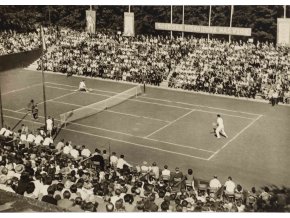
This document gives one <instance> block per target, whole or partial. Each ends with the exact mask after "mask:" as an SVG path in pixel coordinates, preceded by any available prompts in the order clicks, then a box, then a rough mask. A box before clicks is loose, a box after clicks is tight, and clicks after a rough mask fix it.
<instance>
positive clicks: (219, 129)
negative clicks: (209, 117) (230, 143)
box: [215, 114, 228, 139]
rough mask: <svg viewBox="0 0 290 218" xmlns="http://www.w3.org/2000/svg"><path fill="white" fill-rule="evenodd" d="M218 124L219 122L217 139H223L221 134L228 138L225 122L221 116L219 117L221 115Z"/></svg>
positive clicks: (216, 130) (216, 131)
mask: <svg viewBox="0 0 290 218" xmlns="http://www.w3.org/2000/svg"><path fill="white" fill-rule="evenodd" d="M216 122H217V128H216V129H215V133H216V136H217V138H218V139H220V138H221V136H220V133H221V134H222V135H224V136H225V137H226V138H227V137H228V136H227V134H226V132H225V127H224V121H223V119H222V118H221V115H219V114H218V115H217V121H216Z"/></svg>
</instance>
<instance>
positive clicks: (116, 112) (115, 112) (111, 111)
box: [53, 100, 170, 123]
mask: <svg viewBox="0 0 290 218" xmlns="http://www.w3.org/2000/svg"><path fill="white" fill-rule="evenodd" d="M53 102H57V103H60V104H67V105H71V106H76V107H80V108H82V107H85V108H91V109H96V108H93V107H88V106H89V105H88V106H84V105H79V104H72V103H67V102H62V101H55V100H53ZM96 110H97V109H96ZM102 112H110V113H114V114H122V115H126V116H130V117H137V118H144V119H148V120H155V121H159V122H165V123H169V122H170V121H168V120H161V119H157V118H152V117H146V116H139V115H135V114H128V113H123V112H118V111H114V110H104V111H102Z"/></svg>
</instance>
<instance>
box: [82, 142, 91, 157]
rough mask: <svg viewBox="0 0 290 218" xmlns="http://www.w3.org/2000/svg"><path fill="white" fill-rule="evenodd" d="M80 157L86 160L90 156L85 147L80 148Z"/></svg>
mask: <svg viewBox="0 0 290 218" xmlns="http://www.w3.org/2000/svg"><path fill="white" fill-rule="evenodd" d="M81 155H82V156H83V157H85V158H88V157H90V156H91V151H90V150H89V149H87V148H86V147H85V145H83V146H82V151H81Z"/></svg>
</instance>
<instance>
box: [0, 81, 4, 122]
mask: <svg viewBox="0 0 290 218" xmlns="http://www.w3.org/2000/svg"><path fill="white" fill-rule="evenodd" d="M0 113H1V127H3V126H4V116H3V108H2V92H1V84H0Z"/></svg>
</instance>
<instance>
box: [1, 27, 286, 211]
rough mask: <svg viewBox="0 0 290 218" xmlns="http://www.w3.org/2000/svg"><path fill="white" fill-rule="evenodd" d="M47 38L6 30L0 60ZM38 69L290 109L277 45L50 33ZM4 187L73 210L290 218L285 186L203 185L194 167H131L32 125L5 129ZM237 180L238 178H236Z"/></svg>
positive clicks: (216, 181)
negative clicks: (285, 217) (281, 215)
mask: <svg viewBox="0 0 290 218" xmlns="http://www.w3.org/2000/svg"><path fill="white" fill-rule="evenodd" d="M39 32H40V30H38V31H35V32H28V33H17V32H15V31H9V30H8V31H5V32H1V33H0V55H8V54H13V53H18V52H22V51H29V50H33V49H36V48H39V47H40V45H41V43H40V40H39V38H38V37H39ZM44 32H45V35H46V36H45V37H46V43H47V45H48V46H49V47H50V48H49V49H48V50H47V52H46V53H45V54H44V55H43V56H42V57H41V58H40V59H39V60H38V61H37V63H38V65H37V70H42V64H43V69H44V71H51V72H58V73H63V74H66V75H67V76H74V75H78V76H84V77H99V78H103V79H109V80H118V81H127V82H131V83H136V84H138V83H139V84H140V83H142V84H143V83H145V84H150V85H153V86H160V85H161V83H165V85H166V86H167V88H171V89H184V90H188V91H194V92H204V93H211V94H220V95H228V96H233V97H237V98H240V97H243V98H252V99H256V98H260V99H264V100H266V101H270V100H273V99H276V101H277V103H282V104H289V100H290V89H289V79H290V56H289V54H290V48H287V47H280V46H275V45H274V44H272V43H264V42H263V43H262V42H261V43H255V44H254V43H250V42H242V41H236V42H235V41H234V42H232V43H228V42H225V41H220V40H217V39H210V40H207V39H202V38H194V37H185V38H173V39H170V37H168V36H167V37H166V36H147V35H137V36H136V37H131V38H128V37H123V36H122V35H119V34H117V33H116V34H113V33H103V32H98V33H96V34H95V35H93V36H92V35H90V34H88V33H87V32H84V31H76V30H72V29H68V28H63V29H58V30H56V29H55V28H45V31H44ZM0 143H1V144H0V189H2V190H4V191H7V192H12V193H16V194H18V195H23V196H24V197H28V198H32V199H36V200H39V201H43V202H46V203H49V204H53V205H57V206H58V207H59V208H61V209H63V210H65V211H72V212H84V211H91V212H96V211H97V212H203V211H205V212H284V211H288V212H289V211H290V195H289V190H287V189H286V188H271V187H263V188H261V187H252V188H251V189H249V190H246V189H245V188H243V184H239V181H235V175H229V177H228V178H219V177H218V175H215V176H213V178H208V180H207V181H201V180H200V179H198V178H196V177H195V172H194V171H193V169H188V171H187V172H182V171H181V170H180V169H179V168H178V167H177V166H169V165H165V166H159V165H158V162H153V163H147V162H146V160H144V162H143V164H142V165H134V164H130V163H128V162H127V161H126V154H116V153H115V152H114V151H112V152H111V151H108V150H102V149H101V148H96V149H95V150H94V151H90V150H89V149H87V148H86V146H85V145H75V144H73V143H72V142H71V141H69V140H68V139H62V140H61V141H53V137H52V135H50V134H47V133H46V131H45V130H44V129H39V130H38V132H37V133H34V132H33V131H32V130H30V129H28V127H26V126H25V125H24V124H23V125H22V128H21V129H19V130H18V131H16V132H14V131H12V130H11V128H10V127H7V126H4V127H2V129H1V130H0ZM231 176H232V177H231Z"/></svg>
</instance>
